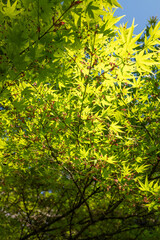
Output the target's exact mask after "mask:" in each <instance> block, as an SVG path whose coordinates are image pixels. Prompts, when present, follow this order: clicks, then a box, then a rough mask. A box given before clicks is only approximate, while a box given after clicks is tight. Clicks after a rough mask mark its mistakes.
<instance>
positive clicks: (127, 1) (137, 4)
mask: <svg viewBox="0 0 160 240" xmlns="http://www.w3.org/2000/svg"><path fill="white" fill-rule="evenodd" d="M118 2H119V3H120V4H121V6H122V7H123V9H117V10H116V12H115V15H116V16H122V15H126V16H125V17H124V18H122V20H121V21H120V23H123V22H124V23H126V22H128V25H127V26H128V27H130V26H131V24H132V21H133V18H135V25H136V24H138V26H137V27H136V28H135V30H134V33H135V34H138V33H140V32H141V31H142V30H143V29H144V28H145V27H146V24H147V20H148V19H149V18H150V17H152V16H157V18H158V20H159V21H160V0H118Z"/></svg>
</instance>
